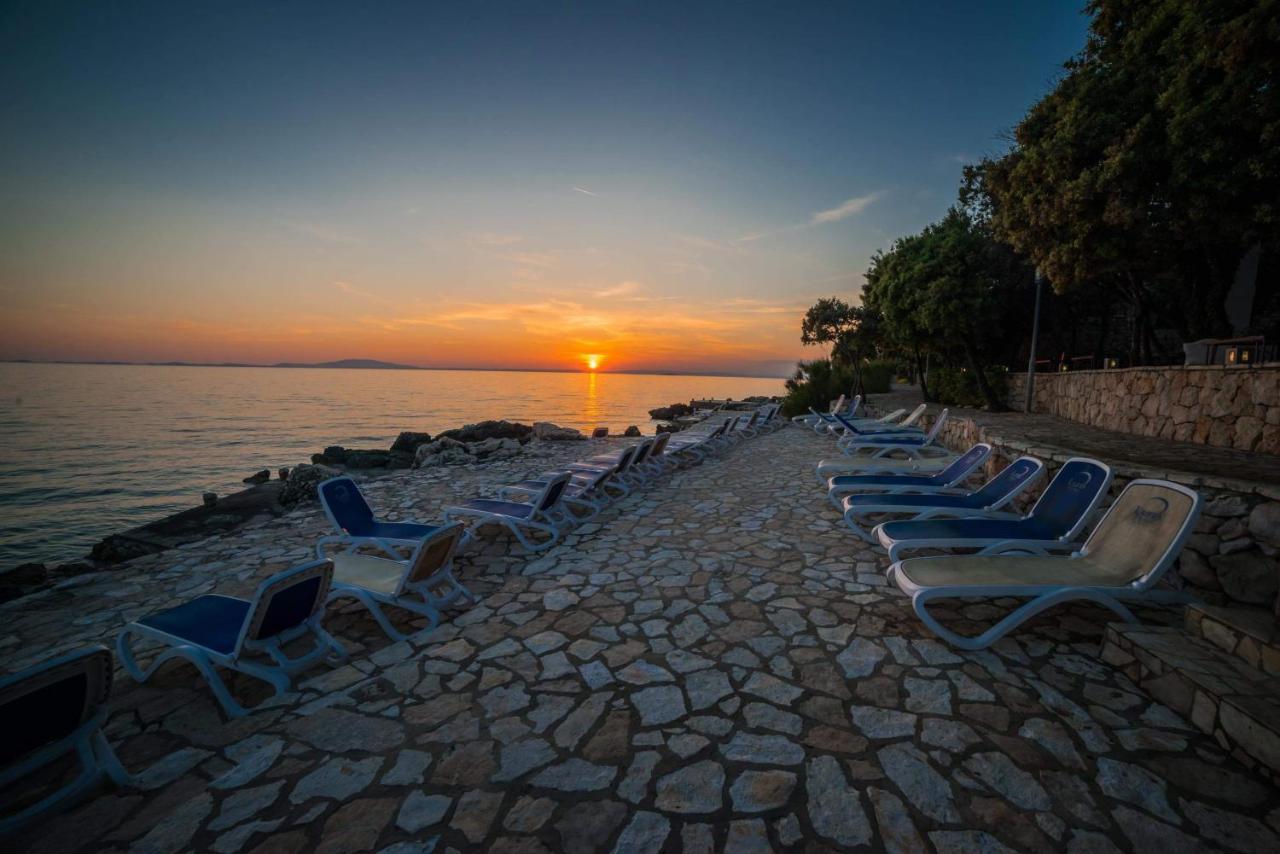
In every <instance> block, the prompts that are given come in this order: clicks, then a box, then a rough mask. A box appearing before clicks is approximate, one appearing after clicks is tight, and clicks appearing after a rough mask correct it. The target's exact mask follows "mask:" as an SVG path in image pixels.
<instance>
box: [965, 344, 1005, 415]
mask: <svg viewBox="0 0 1280 854" xmlns="http://www.w3.org/2000/svg"><path fill="white" fill-rule="evenodd" d="M964 356H965V360H966V361H967V362H968V363H969V370H971V371H973V378H974V379H975V380H976V381H977V383H978V392H979V393H981V395H982V399H983V400H985V401H986V402H987V410H988V411H989V412H1005V411H1006V410H1007V409H1008V407H1006V406H1005V405H1004V400H1003V398H1002V397H997V396H996V394H995V390H994V389H992V388H991V383H990V382H988V381H987V375H986V372H985V371H983V370H982V366H981V365H979V364H978V358H977V356H976V355H975V354H974V352H973V348H972V347H970V346H969V344H968V342H966V343H965V345H964Z"/></svg>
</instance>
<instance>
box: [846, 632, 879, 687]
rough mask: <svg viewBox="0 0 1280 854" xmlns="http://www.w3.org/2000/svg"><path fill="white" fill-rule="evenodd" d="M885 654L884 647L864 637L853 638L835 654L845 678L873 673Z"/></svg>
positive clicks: (856, 677)
mask: <svg viewBox="0 0 1280 854" xmlns="http://www.w3.org/2000/svg"><path fill="white" fill-rule="evenodd" d="M885 655H887V653H886V652H885V650H884V647H882V646H880V645H879V644H877V643H874V642H873V641H869V640H867V639H866V638H854V639H853V641H852V643H850V644H849V645H848V646H847V647H845V648H844V649H843V650H842V651H841V652H840V654H839V655H837V656H836V663H837V664H839V665H840V669H842V670H843V671H844V675H845V676H846V677H847V678H849V679H861V678H862V677H864V676H870V675H871V674H872V673H874V672H875V669H876V667H877V666H878V665H879V664H880V662H881V661H882V660H883V659H884V657H885Z"/></svg>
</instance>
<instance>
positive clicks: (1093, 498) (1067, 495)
mask: <svg viewBox="0 0 1280 854" xmlns="http://www.w3.org/2000/svg"><path fill="white" fill-rule="evenodd" d="M1111 476H1112V475H1111V467H1110V466H1108V465H1106V464H1105V463H1100V462H1098V461H1097V460H1090V459H1085V458H1082V457H1073V458H1072V459H1070V460H1067V462H1065V463H1063V465H1062V468H1060V469H1058V472H1057V474H1056V475H1055V476H1054V478H1053V480H1052V481H1050V483H1049V485H1048V486H1047V487H1045V490H1044V492H1043V493H1042V494H1041V496H1040V498H1039V500H1038V501H1036V503H1035V506H1033V507H1032V508H1031V510H1030V512H1028V513H1027V515H1025V516H1023V517H1021V518H1019V519H925V520H913V521H902V522H885V523H884V524H881V525H878V526H876V528H875V530H874V531H873V532H872V533H873V534H875V537H876V539H877V540H878V541H879V543H880V545H882V546H884V548H885V549H887V550H888V552H889V560H891V561H895V560H898V559H899V558H900V557H901V556H902V554H903V552H906V551H910V550H913V549H948V548H951V549H954V548H966V549H973V548H976V549H983V552H982V553H983V554H1001V553H1007V552H1016V551H1021V552H1024V553H1035V552H1040V551H1044V550H1046V549H1052V548H1067V549H1070V548H1073V546H1072V545H1071V544H1072V543H1074V542H1075V540H1076V539H1077V538H1078V537H1079V536H1080V534H1081V533H1082V532H1083V531H1084V528H1085V526H1086V525H1088V523H1089V521H1090V520H1091V519H1092V518H1093V515H1094V512H1095V511H1096V510H1097V508H1098V505H1099V504H1100V503H1101V502H1102V500H1103V499H1104V498H1105V497H1106V495H1107V490H1108V489H1109V488H1110V487H1111Z"/></svg>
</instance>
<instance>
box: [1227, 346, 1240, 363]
mask: <svg viewBox="0 0 1280 854" xmlns="http://www.w3.org/2000/svg"><path fill="white" fill-rule="evenodd" d="M1239 357H1240V348H1239V347H1230V348H1228V349H1227V364H1228V365H1234V364H1235V363H1236V362H1237V361H1239Z"/></svg>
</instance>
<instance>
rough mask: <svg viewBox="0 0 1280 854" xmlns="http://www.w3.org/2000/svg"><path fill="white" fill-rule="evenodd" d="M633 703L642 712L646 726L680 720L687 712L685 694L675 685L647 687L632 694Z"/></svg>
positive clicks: (642, 721)
mask: <svg viewBox="0 0 1280 854" xmlns="http://www.w3.org/2000/svg"><path fill="white" fill-rule="evenodd" d="M631 704H632V705H633V706H635V708H636V711H637V712H639V713H640V722H641V723H642V724H643V725H644V726H657V725H660V724H667V723H671V722H672V721H675V720H679V719H680V718H682V717H684V716H685V714H687V712H686V710H685V705H684V694H682V693H681V692H680V689H679V688H677V687H676V686H674V685H658V686H654V687H652V688H645V689H643V690H641V691H637V692H635V693H634V694H632V695H631Z"/></svg>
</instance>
